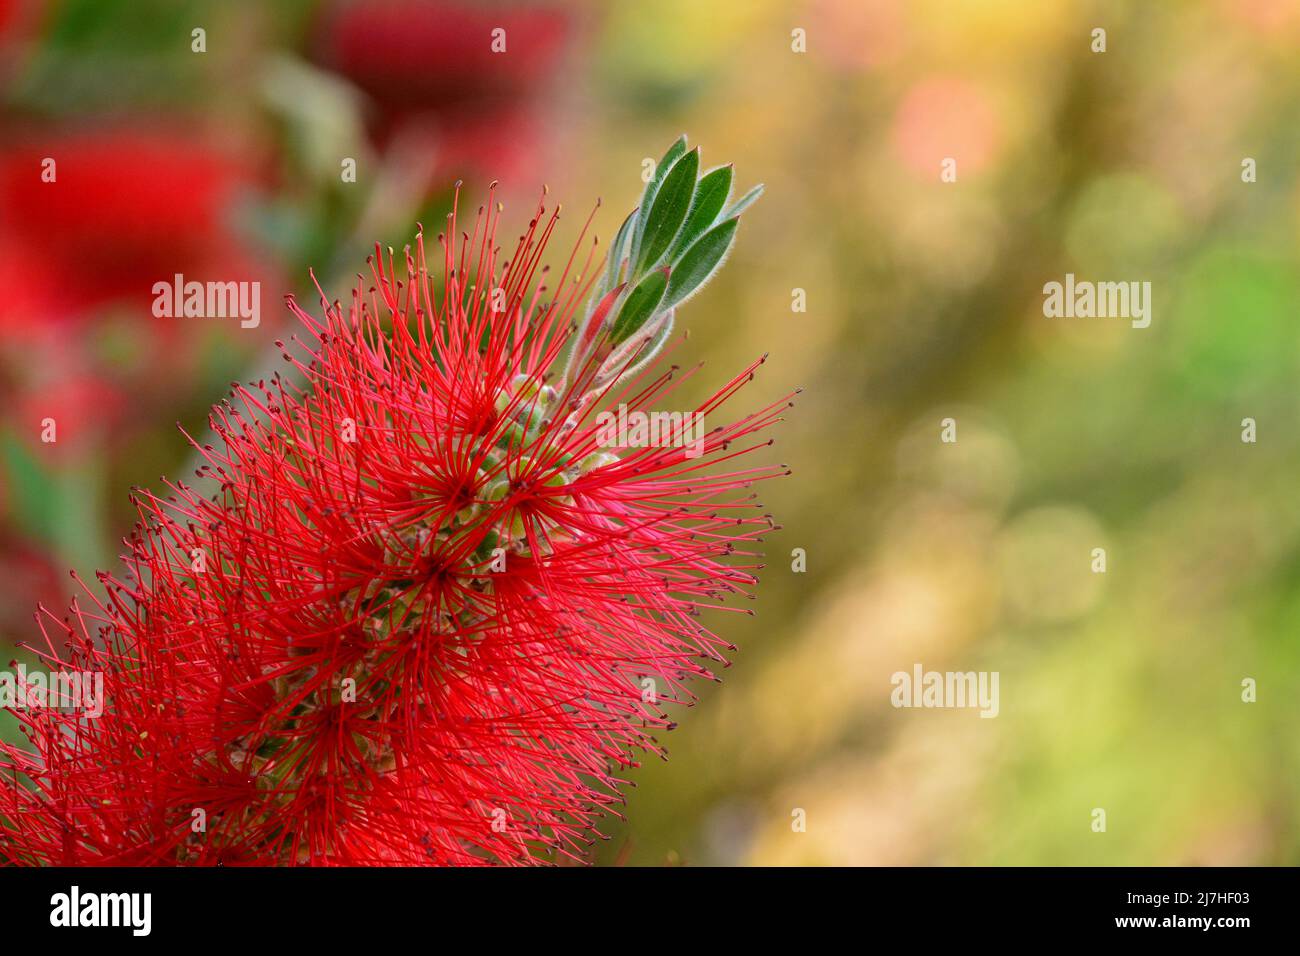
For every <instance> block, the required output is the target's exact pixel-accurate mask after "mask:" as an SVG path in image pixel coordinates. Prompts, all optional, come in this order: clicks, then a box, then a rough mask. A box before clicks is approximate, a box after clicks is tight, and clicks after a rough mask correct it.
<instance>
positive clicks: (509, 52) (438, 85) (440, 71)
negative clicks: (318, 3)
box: [314, 0, 576, 178]
mask: <svg viewBox="0 0 1300 956" xmlns="http://www.w3.org/2000/svg"><path fill="white" fill-rule="evenodd" d="M575 26H576V24H575V16H574V14H573V13H572V12H571V11H568V10H564V9H562V8H560V7H559V6H556V5H555V4H551V3H545V4H542V3H504V4H498V5H492V6H484V5H482V4H472V3H467V2H464V0H433V2H416V0H340V2H337V3H334V4H332V5H331V6H330V7H329V8H328V9H327V11H326V13H325V15H324V16H323V17H322V20H321V23H320V26H319V40H318V43H317V44H316V48H315V54H314V55H315V56H317V57H318V58H319V59H320V61H321V62H322V63H324V64H325V65H327V66H329V67H331V68H333V69H335V70H337V71H338V72H339V73H341V74H343V75H344V76H346V77H347V78H349V79H350V80H351V81H352V82H353V83H355V84H356V85H357V86H358V87H360V88H361V89H362V90H363V91H364V92H365V93H367V94H368V95H369V97H370V98H371V101H372V103H373V107H374V115H373V120H374V122H373V131H374V134H375V137H376V139H377V140H378V141H379V142H380V143H386V142H388V141H389V140H391V139H392V138H393V137H394V136H396V135H398V134H404V135H407V136H411V135H415V134H418V133H423V134H425V135H426V136H431V137H435V139H434V141H435V142H436V144H437V150H438V159H437V169H436V173H437V174H438V175H444V174H445V175H451V176H466V175H472V174H481V175H484V176H486V177H490V178H504V177H512V176H521V177H522V176H525V175H528V173H529V172H530V170H531V163H530V160H533V159H535V155H536V146H537V143H538V141H539V140H540V138H541V136H542V133H543V130H544V129H545V125H546V124H545V122H544V120H543V118H542V117H541V116H540V115H539V113H540V108H541V104H542V103H543V102H544V99H545V95H546V80H547V77H548V76H550V75H552V74H553V73H554V72H555V71H556V70H557V68H558V67H559V64H560V59H561V54H562V52H563V49H564V47H565V44H566V42H567V41H568V40H569V38H570V37H571V36H572V34H573V33H574V30H575ZM498 30H500V31H504V33H497V34H494V31H498ZM494 41H496V42H497V47H498V49H500V45H501V44H502V43H504V52H494V51H493V44H494Z"/></svg>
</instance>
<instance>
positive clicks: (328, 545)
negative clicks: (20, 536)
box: [0, 141, 788, 865]
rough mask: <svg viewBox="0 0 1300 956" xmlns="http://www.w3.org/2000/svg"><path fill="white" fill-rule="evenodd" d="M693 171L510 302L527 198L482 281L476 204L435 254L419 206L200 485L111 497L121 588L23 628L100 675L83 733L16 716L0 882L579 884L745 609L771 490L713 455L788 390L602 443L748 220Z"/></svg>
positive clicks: (76, 718)
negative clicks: (594, 846)
mask: <svg viewBox="0 0 1300 956" xmlns="http://www.w3.org/2000/svg"><path fill="white" fill-rule="evenodd" d="M698 159H699V157H698V152H689V153H688V152H686V151H685V143H684V141H682V142H679V143H677V144H675V145H674V147H673V149H672V150H670V151H669V154H668V156H666V157H665V161H664V162H663V163H662V164H661V174H660V175H659V176H658V177H656V178H655V179H653V180H652V181H651V183H650V184H649V185H648V186H647V192H646V198H645V199H644V200H643V202H642V205H641V210H643V212H637V213H634V214H633V215H632V216H631V217H630V218H629V220H628V222H627V223H626V224H625V226H624V228H623V230H621V231H620V233H619V237H618V239H617V240H616V241H615V243H614V247H613V248H614V251H613V253H612V255H611V259H610V262H609V264H608V266H606V267H603V268H600V269H598V270H597V271H596V272H592V271H591V267H592V266H593V265H595V263H594V262H593V261H592V260H593V259H594V256H593V255H592V254H587V255H586V257H585V259H586V261H585V263H584V264H583V265H582V266H581V267H579V266H578V256H579V252H577V251H575V253H574V254H573V255H571V256H570V258H569V261H568V264H567V265H566V266H565V268H564V270H563V272H562V274H561V275H560V276H559V277H558V279H556V280H555V281H554V282H553V283H551V282H549V281H548V280H546V279H545V278H544V273H545V272H546V270H545V269H541V268H540V267H539V261H540V258H541V257H542V254H543V250H544V247H545V245H546V242H547V238H548V237H549V236H550V234H551V232H552V230H553V228H554V226H555V222H556V216H557V213H550V214H549V215H548V214H546V212H545V210H544V209H543V208H542V207H541V206H540V205H539V208H538V210H537V214H536V216H535V217H534V218H533V219H532V221H531V222H530V223H529V227H528V229H527V230H526V232H525V234H524V235H523V236H522V237H521V238H520V240H519V243H518V245H517V247H516V248H515V250H514V253H513V254H512V255H510V256H509V257H508V258H506V259H503V257H502V252H501V249H500V248H499V247H498V246H497V244H496V242H495V234H496V230H497V222H498V219H499V215H500V214H499V207H498V206H497V205H496V203H495V202H491V201H490V202H489V203H487V204H486V205H485V206H484V207H481V208H480V209H479V212H478V215H477V217H476V218H475V220H474V224H473V226H472V229H471V230H470V232H469V233H468V234H462V233H461V232H460V224H459V222H458V219H457V215H456V212H455V209H454V207H453V212H452V214H451V215H450V216H449V217H448V224H447V230H446V232H445V234H444V235H441V236H439V237H438V241H439V244H440V247H441V254H440V256H438V259H439V260H440V266H441V269H440V270H435V271H440V272H441V278H440V280H439V281H436V282H435V280H434V279H433V278H432V277H431V274H430V269H429V268H428V266H427V263H426V248H425V243H424V239H423V236H422V235H421V236H420V237H418V238H417V241H416V244H415V248H414V250H411V249H409V248H408V249H407V251H406V254H405V256H404V257H403V258H402V259H398V260H396V261H395V258H394V256H393V254H392V252H391V251H390V252H389V255H388V256H387V257H385V256H383V255H382V254H379V253H378V251H377V255H376V257H375V258H373V259H372V260H371V265H372V271H373V279H374V284H373V287H366V286H364V285H361V284H359V285H358V287H357V288H356V289H355V291H354V292H353V294H352V298H351V302H350V304H349V305H348V306H347V307H343V306H341V305H340V304H338V303H334V304H329V303H327V302H326V301H325V299H324V296H322V306H323V308H324V312H325V315H324V318H323V319H322V320H318V319H316V318H313V317H312V316H311V315H309V314H308V313H307V312H305V311H303V310H302V309H300V308H299V307H298V306H297V304H296V303H294V302H293V300H292V299H290V302H289V304H290V308H291V309H293V311H294V312H295V313H296V314H297V316H298V318H299V319H300V320H301V322H302V324H303V326H304V329H305V334H304V335H303V337H302V339H301V341H298V342H297V344H296V345H293V346H288V347H286V350H285V358H286V359H287V360H288V362H289V363H290V364H291V366H292V367H293V368H294V369H295V371H296V373H297V374H296V375H294V376H276V377H275V378H273V379H272V380H269V381H266V382H261V383H258V384H257V385H256V386H248V387H238V388H236V389H235V392H234V401H228V402H226V403H224V404H223V405H222V406H220V407H219V408H218V409H216V410H215V411H214V414H213V416H212V424H213V427H214V429H215V431H216V433H217V435H218V441H217V442H216V443H215V444H214V445H202V446H200V450H201V451H202V453H203V455H204V457H205V458H206V460H207V462H208V464H207V465H205V466H204V468H203V469H202V470H203V472H204V473H206V474H208V475H211V476H212V477H213V478H215V479H216V480H218V481H219V482H220V489H219V491H218V492H217V493H216V494H215V495H214V496H213V497H211V498H205V497H203V496H202V495H200V494H199V493H198V492H197V491H196V490H194V489H192V488H190V487H187V486H186V485H184V484H180V483H177V484H170V485H169V490H170V491H171V492H172V494H171V495H170V496H169V497H163V496H159V495H154V494H149V493H145V492H140V493H138V495H137V506H138V508H139V511H140V524H139V525H138V526H137V528H136V531H135V532H134V534H133V535H132V536H131V538H130V539H129V542H128V544H129V551H128V553H127V555H126V565H127V572H126V574H125V575H124V576H123V577H122V578H120V579H112V578H110V577H109V576H108V575H101V580H102V581H103V582H104V583H105V584H106V586H107V596H106V597H105V598H102V599H92V604H93V606H91V607H89V609H86V607H84V606H83V607H78V606H76V605H74V607H73V610H72V614H71V615H70V617H69V618H67V619H66V620H64V621H59V620H58V619H57V618H56V617H55V616H53V615H50V614H48V613H47V614H45V615H43V616H42V617H41V623H42V630H43V633H44V635H45V646H44V647H43V648H42V649H41V650H42V653H43V656H44V658H45V659H46V660H47V661H48V662H49V665H50V667H51V668H53V669H56V670H59V671H60V672H63V673H73V672H90V673H93V674H102V675H103V676H102V679H103V698H102V699H103V713H102V715H100V716H98V717H89V716H87V715H86V714H85V713H78V712H75V711H68V710H65V711H58V710H53V709H48V708H47V709H43V710H33V711H29V712H20V716H22V718H23V720H24V721H25V724H26V727H27V730H28V735H29V736H30V738H31V742H32V746H31V747H30V748H24V747H20V746H12V745H10V746H4V747H3V749H0V770H3V773H2V774H0V776H2V777H3V779H4V781H5V784H4V788H3V789H0V860H5V861H8V862H13V863H23V864H35V863H48V864H95V863H98V864H176V863H185V864H216V863H225V864H287V865H294V864H314V865H321V864H481V863H489V862H497V863H505V864H524V863H534V862H542V861H545V860H546V859H550V858H554V857H555V856H557V855H558V856H567V857H577V856H579V854H580V853H581V851H582V848H583V846H584V844H585V843H587V842H588V841H589V838H590V835H591V832H592V828H593V826H594V824H595V823H596V822H597V820H598V818H599V817H600V816H601V815H602V814H603V813H606V812H611V810H610V807H611V805H612V804H615V803H616V802H617V801H618V788H619V785H620V783H621V782H622V779H621V775H622V774H623V773H624V772H625V771H626V769H627V768H629V767H633V766H635V765H636V759H637V753H638V752H639V751H644V750H649V751H658V750H659V746H658V743H657V742H656V740H655V737H654V736H653V733H654V731H655V729H656V728H662V727H666V726H671V723H670V717H669V714H668V712H667V710H666V709H665V705H667V704H676V703H689V702H690V701H691V700H692V697H691V694H690V692H689V691H688V690H687V689H686V687H685V684H686V682H687V681H688V680H689V679H690V678H696V677H708V676H709V671H708V670H707V669H706V667H705V666H704V664H703V663H702V662H701V658H703V659H704V660H710V661H714V662H717V661H721V660H722V658H721V656H720V655H721V651H722V650H723V649H724V648H725V647H726V646H727V645H725V643H724V642H723V640H722V639H721V638H719V637H718V636H716V635H714V634H713V633H711V632H710V631H709V630H708V629H707V628H705V627H704V626H703V625H702V624H701V622H700V620H699V617H698V614H699V611H700V610H701V609H703V608H713V607H727V603H726V602H727V600H728V599H729V598H731V597H737V596H741V595H745V594H746V593H747V592H748V589H749V588H750V586H751V585H753V584H754V583H755V577H754V572H755V570H756V568H757V567H758V566H759V565H757V564H755V561H756V556H755V553H754V552H753V551H752V547H753V545H754V543H755V542H756V541H758V540H760V539H761V536H762V535H763V534H764V533H765V532H767V531H768V530H769V529H770V528H771V527H772V523H771V519H770V517H769V516H766V515H764V514H762V512H761V505H760V504H758V503H757V502H756V501H755V500H754V493H753V491H752V490H751V486H752V485H753V484H754V483H755V482H757V481H759V480H761V479H764V478H767V477H771V476H775V475H778V474H783V473H785V469H784V466H768V465H741V464H740V459H742V458H743V457H744V456H745V455H746V453H747V452H749V451H751V450H753V449H755V448H761V447H764V446H766V445H768V444H770V443H771V442H770V440H765V439H762V438H759V437H757V435H756V433H758V432H760V431H761V430H762V429H764V428H766V427H767V426H768V425H770V424H772V423H773V422H775V421H777V420H778V416H779V414H780V412H781V410H782V409H783V408H784V407H786V405H787V404H788V397H787V398H783V399H782V400H781V401H779V402H777V403H775V404H773V405H770V406H768V407H766V408H764V409H762V410H761V411H759V412H757V413H755V414H752V415H750V416H748V417H746V418H743V419H741V420H739V421H737V422H734V423H731V424H726V425H717V426H713V427H712V428H711V429H709V430H703V429H697V428H696V426H697V425H698V424H699V419H696V418H691V417H689V415H686V414H683V413H677V417H676V418H674V417H673V416H672V415H671V414H668V413H665V414H667V418H666V419H663V418H655V419H653V421H656V422H658V423H659V427H658V438H657V440H653V441H650V440H647V441H641V440H639V439H638V438H637V437H636V436H635V435H632V434H628V433H621V432H619V433H617V434H616V432H617V431H618V430H617V429H613V428H611V427H610V423H611V421H612V420H617V421H619V422H620V423H622V422H625V421H627V420H629V419H632V418H633V417H634V416H637V415H644V416H647V417H649V416H650V415H651V414H652V413H653V414H658V413H657V412H656V409H658V408H661V407H662V402H663V401H664V400H665V399H666V398H668V397H669V396H671V395H672V394H673V390H674V389H675V388H676V387H677V385H678V384H679V382H680V381H681V379H682V376H681V375H680V374H679V373H678V370H677V369H676V367H672V368H662V367H661V366H660V364H659V361H658V354H657V353H658V351H659V350H660V349H661V348H662V346H663V343H664V341H665V340H666V338H667V334H668V332H667V330H668V329H670V328H671V324H672V311H673V308H674V306H675V305H676V304H677V303H678V302H680V301H682V300H684V299H685V298H686V297H687V296H689V295H690V294H691V293H692V292H694V291H695V290H696V289H698V288H699V286H700V285H702V284H703V282H705V281H706V280H707V279H708V278H709V276H710V275H711V274H712V273H713V271H714V270H715V269H716V268H717V267H718V265H719V264H720V262H721V261H722V259H723V257H724V255H725V253H726V251H727V249H728V248H729V246H730V244H731V242H732V240H733V238H734V233H735V229H736V221H737V220H736V216H737V215H738V214H739V211H740V209H742V208H743V207H744V205H746V204H747V203H748V202H749V201H750V199H751V198H752V196H753V195H754V194H751V197H747V198H746V199H745V200H742V201H741V202H740V203H738V204H735V205H733V206H731V207H729V208H724V207H725V206H726V201H727V198H728V196H729V194H730V186H731V170H730V167H720V168H719V169H717V170H714V171H712V172H710V173H707V174H705V175H704V176H703V177H701V178H699V179H698V180H697V176H696V173H697V170H698ZM688 210H689V213H688ZM457 237H460V238H459V239H458V238H457ZM587 293H590V298H589V300H588V301H589V302H591V303H592V305H591V306H589V308H588V309H587V310H586V311H585V312H578V311H577V310H578V307H579V304H580V302H581V301H582V300H583V299H584V297H585V296H586V295H587ZM575 319H576V320H579V321H577V322H576V323H575ZM575 329H576V334H575ZM570 343H571V347H569V348H568V353H569V354H568V359H567V362H562V361H561V359H562V353H563V352H564V351H565V349H566V347H568V346H569V344H570ZM760 362H761V360H760ZM760 362H755V363H754V364H753V365H751V366H750V367H748V368H746V369H745V370H744V371H743V372H742V373H741V374H740V375H738V376H736V377H735V378H734V379H732V380H731V381H729V382H728V383H727V384H726V385H725V386H724V387H723V388H722V389H720V390H719V391H718V392H717V393H716V394H715V395H713V396H712V397H711V398H709V399H707V400H706V401H705V402H703V403H702V404H700V405H699V406H697V407H696V408H695V409H693V410H692V412H693V413H696V414H698V415H704V416H712V415H713V414H714V413H715V412H716V410H717V409H718V408H719V406H720V405H721V404H722V403H723V402H724V401H725V400H727V399H728V398H730V397H731V395H732V394H733V393H734V392H736V391H737V390H738V389H739V388H741V387H742V386H743V385H744V384H745V382H747V381H748V380H750V379H751V378H752V377H753V372H754V369H755V367H756V366H757V365H758V364H760ZM561 365H563V366H564V372H563V374H561V373H560V368H561ZM291 377H292V378H295V379H300V381H299V382H298V384H294V383H293V382H291V381H290V378H291ZM615 410H616V411H615ZM604 412H608V413H609V414H602V413H604ZM651 431H652V432H653V429H652V430H651ZM614 445H619V446H624V447H618V448H616V447H613V446H614Z"/></svg>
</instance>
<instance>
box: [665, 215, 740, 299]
mask: <svg viewBox="0 0 1300 956" xmlns="http://www.w3.org/2000/svg"><path fill="white" fill-rule="evenodd" d="M739 225H740V220H739V219H728V220H727V221H726V222H724V223H722V224H721V225H719V226H714V227H713V228H712V229H710V230H709V231H708V232H706V233H705V234H704V235H703V236H701V237H700V238H699V240H698V241H696V243H695V244H694V245H693V246H691V247H690V248H689V249H687V250H686V253H685V255H683V256H682V257H681V259H680V260H678V262H677V265H676V266H674V267H673V273H672V279H671V280H670V282H669V283H668V291H667V294H666V295H665V296H664V302H663V307H664V308H672V307H674V306H676V305H677V304H678V303H679V302H683V301H685V300H686V299H688V298H690V297H691V296H692V295H694V294H695V293H696V292H698V291H699V290H700V289H701V288H703V287H704V284H705V283H706V282H708V281H709V279H711V278H712V277H713V274H714V273H715V272H717V271H718V267H719V266H720V265H722V260H723V259H724V258H725V257H726V255H727V250H728V249H730V248H731V243H732V242H733V241H734V240H735V238H736V227H737V226H739Z"/></svg>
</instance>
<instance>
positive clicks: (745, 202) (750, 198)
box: [723, 183, 763, 219]
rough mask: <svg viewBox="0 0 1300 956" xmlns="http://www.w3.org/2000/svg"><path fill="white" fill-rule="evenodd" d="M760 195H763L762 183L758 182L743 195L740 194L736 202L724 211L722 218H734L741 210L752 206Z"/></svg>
mask: <svg viewBox="0 0 1300 956" xmlns="http://www.w3.org/2000/svg"><path fill="white" fill-rule="evenodd" d="M761 195H763V184H762V183H759V184H758V185H757V186H755V187H754V188H753V189H751V190H750V191H749V192H747V193H745V195H743V196H741V197H740V199H738V200H737V201H736V204H735V205H734V206H732V207H731V208H730V209H728V210H727V211H726V212H725V213H723V218H724V219H734V218H736V217H737V216H739V215H740V214H741V213H742V212H744V211H745V210H746V209H748V208H749V207H750V206H752V205H753V204H754V203H755V202H756V201H757V200H758V197H759V196H761Z"/></svg>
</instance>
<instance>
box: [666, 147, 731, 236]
mask: <svg viewBox="0 0 1300 956" xmlns="http://www.w3.org/2000/svg"><path fill="white" fill-rule="evenodd" d="M732 172H733V170H732V168H731V167H730V166H719V167H718V168H717V169H711V170H709V171H708V172H707V173H705V174H704V175H703V176H701V177H700V181H699V183H698V184H697V185H696V187H695V198H694V199H693V200H691V211H690V212H688V213H687V214H686V222H685V223H684V224H683V225H682V230H681V232H679V233H678V234H677V239H676V240H675V241H674V242H673V249H674V252H673V255H672V257H671V258H677V257H680V256H681V254H682V252H683V251H684V250H686V249H689V248H690V246H691V243H692V242H694V241H695V240H696V239H698V238H699V237H700V236H701V235H702V234H703V233H704V230H706V229H708V228H709V227H710V226H711V225H713V224H714V223H715V222H717V221H718V213H720V212H722V207H723V206H725V205H726V204H727V198H728V197H729V196H730V195H731V179H732Z"/></svg>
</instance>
